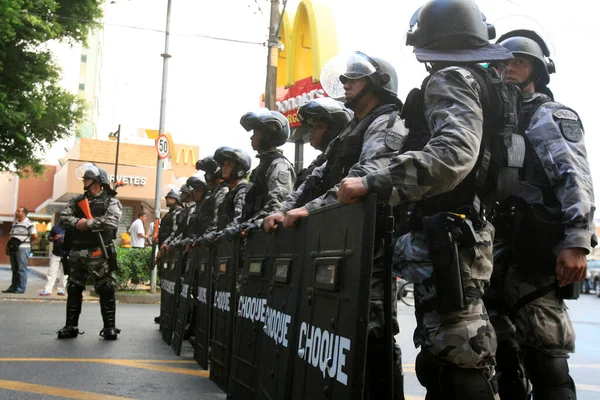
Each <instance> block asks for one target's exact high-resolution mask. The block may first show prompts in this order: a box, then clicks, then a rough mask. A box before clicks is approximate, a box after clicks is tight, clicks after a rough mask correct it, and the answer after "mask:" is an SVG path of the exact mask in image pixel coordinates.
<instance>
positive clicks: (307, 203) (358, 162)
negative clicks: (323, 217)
mask: <svg viewBox="0 0 600 400" xmlns="http://www.w3.org/2000/svg"><path fill="white" fill-rule="evenodd" d="M321 83H322V84H323V87H324V89H325V91H326V92H327V94H328V95H329V96H332V97H335V98H341V97H343V98H344V99H345V106H346V107H348V108H349V109H351V110H352V111H354V118H353V119H352V120H351V121H350V122H349V123H348V124H347V125H346V126H345V128H344V129H343V131H342V132H341V133H340V134H339V135H338V136H337V137H335V138H334V139H333V140H332V141H331V143H330V144H329V147H328V148H327V149H326V151H325V153H324V158H325V162H324V163H323V164H322V165H321V166H318V167H316V168H314V169H313V171H312V172H311V174H310V175H309V176H308V177H307V179H306V180H305V182H303V183H302V184H301V185H300V187H299V188H298V189H297V190H295V191H294V192H293V193H292V194H291V195H290V196H289V197H288V198H287V199H286V203H285V204H284V205H283V207H282V208H281V210H280V211H279V212H277V213H274V214H273V215H271V216H269V217H268V218H266V219H265V222H264V226H263V227H264V229H265V231H267V232H272V231H274V230H275V229H276V228H277V225H276V223H277V222H281V223H283V225H284V226H285V227H291V226H293V225H294V224H295V223H296V221H297V220H298V219H299V218H301V217H305V216H307V215H308V214H309V213H310V212H311V211H312V210H317V209H319V208H322V207H324V206H326V205H329V204H334V203H337V190H338V187H339V183H340V181H341V180H342V178H344V177H346V176H364V175H366V174H368V173H369V172H371V171H376V170H378V169H381V168H384V167H386V166H387V165H388V163H389V160H390V159H392V158H393V157H394V155H395V154H396V153H397V152H398V151H401V149H402V146H403V143H404V140H405V138H406V135H407V132H406V129H405V128H404V124H403V123H402V120H401V119H400V116H399V113H400V106H401V105H402V102H401V101H400V100H399V99H398V97H397V90H398V78H397V75H396V71H395V69H394V68H393V67H392V65H391V64H390V63H389V62H387V61H386V60H384V59H381V58H378V57H371V56H368V55H367V54H365V53H362V52H354V53H351V54H350V55H344V54H342V55H340V56H337V57H335V58H333V59H332V60H330V61H329V62H328V63H327V64H326V65H325V67H324V68H323V73H322V74H321ZM309 104H310V103H309ZM310 109H313V106H312V105H311V106H310ZM305 112H306V110H303V111H302V113H303V114H304V113H305ZM384 208H385V207H384V206H381V207H379V209H378V216H377V227H376V232H377V233H376V240H375V251H374V254H373V272H372V278H371V299H370V312H369V316H370V321H369V332H368V343H367V368H366V374H367V376H366V384H365V396H367V398H371V399H379V398H386V396H388V394H387V393H388V392H387V388H388V386H386V384H385V383H386V378H387V377H389V376H390V372H391V371H389V368H388V366H387V365H386V363H385V362H384V360H386V354H389V352H390V351H391V349H390V348H388V347H387V345H388V344H389V343H386V340H385V324H386V321H385V317H384V315H385V314H384V308H385V306H384V297H385V296H384V292H385V290H384V289H385V286H384V281H385V279H384V275H385V274H384V263H385V260H384V249H385V245H384V237H385V236H384V235H385V228H384V225H385V217H386V215H385V213H384V212H383V209H384ZM390 250H391V249H390ZM391 286H392V288H391V290H392V296H391V297H392V300H391V301H392V302H393V305H392V321H391V324H392V326H391V328H392V331H393V334H397V333H398V332H399V327H398V322H397V319H396V300H395V291H396V288H395V282H392V284H391ZM392 380H393V381H394V382H393V383H394V385H393V390H394V398H395V399H403V398H404V388H403V375H402V356H401V352H400V347H399V346H397V345H396V344H394V354H393V378H392Z"/></svg>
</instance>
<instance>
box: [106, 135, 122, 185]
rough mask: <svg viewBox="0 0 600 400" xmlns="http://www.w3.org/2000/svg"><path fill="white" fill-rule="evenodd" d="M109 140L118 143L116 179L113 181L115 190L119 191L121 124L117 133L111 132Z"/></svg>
mask: <svg viewBox="0 0 600 400" xmlns="http://www.w3.org/2000/svg"><path fill="white" fill-rule="evenodd" d="M108 139H109V140H116V141H117V155H116V157H115V179H114V181H113V189H114V190H117V171H118V169H119V145H120V144H121V124H119V127H118V128H117V130H116V131H115V132H111V133H109V134H108Z"/></svg>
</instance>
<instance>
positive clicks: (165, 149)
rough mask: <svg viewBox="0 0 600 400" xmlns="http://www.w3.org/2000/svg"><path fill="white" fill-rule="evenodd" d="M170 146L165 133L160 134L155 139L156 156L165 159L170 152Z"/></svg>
mask: <svg viewBox="0 0 600 400" xmlns="http://www.w3.org/2000/svg"><path fill="white" fill-rule="evenodd" d="M170 147H171V146H169V139H167V137H166V136H165V135H160V136H159V137H158V139H156V151H157V153H158V158H160V159H165V158H167V157H169V153H170V152H171V148H170Z"/></svg>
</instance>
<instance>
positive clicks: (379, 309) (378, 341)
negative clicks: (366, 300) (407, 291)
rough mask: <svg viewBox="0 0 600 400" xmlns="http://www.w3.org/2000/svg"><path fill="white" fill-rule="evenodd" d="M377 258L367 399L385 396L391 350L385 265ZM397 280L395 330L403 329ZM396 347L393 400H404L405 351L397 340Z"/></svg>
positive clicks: (374, 273) (371, 317)
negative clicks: (397, 295)
mask: <svg viewBox="0 0 600 400" xmlns="http://www.w3.org/2000/svg"><path fill="white" fill-rule="evenodd" d="M379 260H381V261H383V260H382V259H381V258H378V257H376V259H375V260H374V264H375V265H374V268H373V273H372V277H371V299H370V307H369V333H368V335H369V336H368V338H369V339H368V343H367V371H366V375H367V377H366V387H365V390H366V392H367V395H366V396H365V399H382V398H385V395H386V393H387V392H386V388H387V386H386V377H387V376H388V375H387V370H386V365H385V362H384V360H386V357H387V352H388V351H389V349H388V348H387V345H386V343H385V333H384V332H385V331H384V329H385V315H384V311H383V310H384V309H383V306H384V284H383V267H382V266H381V263H380V262H379ZM396 290H397V289H396V281H395V280H392V333H393V335H397V334H398V333H399V332H400V327H399V325H398V318H397V317H398V313H397V307H396V305H397V303H396ZM393 347H394V355H393V356H394V371H393V377H394V399H404V387H403V386H404V382H403V375H402V351H401V349H400V346H398V345H397V344H396V343H394V345H393Z"/></svg>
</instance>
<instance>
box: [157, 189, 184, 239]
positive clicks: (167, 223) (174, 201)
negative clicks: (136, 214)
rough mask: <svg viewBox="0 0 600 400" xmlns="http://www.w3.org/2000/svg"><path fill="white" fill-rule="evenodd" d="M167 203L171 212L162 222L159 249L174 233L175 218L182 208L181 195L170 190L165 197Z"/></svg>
mask: <svg viewBox="0 0 600 400" xmlns="http://www.w3.org/2000/svg"><path fill="white" fill-rule="evenodd" d="M165 202H166V203H167V207H168V208H169V211H168V212H167V213H166V214H165V215H164V216H163V217H162V218H161V220H160V227H159V229H158V247H159V248H160V247H161V246H162V244H163V243H164V242H165V240H167V238H168V237H169V236H171V233H173V224H174V222H175V221H174V219H175V216H176V215H177V213H178V212H179V210H181V207H182V205H181V202H180V197H179V194H178V193H177V192H175V190H174V189H171V190H169V192H168V193H167V194H166V195H165Z"/></svg>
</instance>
